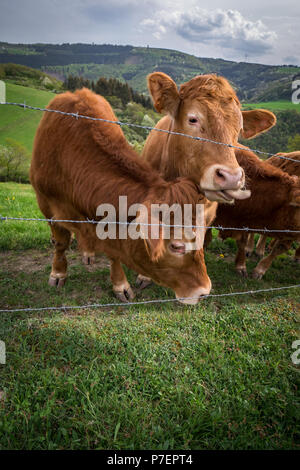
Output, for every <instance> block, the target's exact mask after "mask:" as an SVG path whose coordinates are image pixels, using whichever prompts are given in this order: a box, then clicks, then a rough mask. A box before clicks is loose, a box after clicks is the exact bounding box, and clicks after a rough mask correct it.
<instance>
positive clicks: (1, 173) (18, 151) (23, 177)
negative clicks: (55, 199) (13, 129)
mask: <svg viewBox="0 0 300 470" xmlns="http://www.w3.org/2000/svg"><path fill="white" fill-rule="evenodd" d="M5 143H6V145H1V146H0V181H16V182H17V183H28V182H29V165H30V155H29V154H28V152H27V150H26V148H25V147H23V146H22V145H21V144H19V143H18V142H16V141H14V140H12V139H6V141H5Z"/></svg>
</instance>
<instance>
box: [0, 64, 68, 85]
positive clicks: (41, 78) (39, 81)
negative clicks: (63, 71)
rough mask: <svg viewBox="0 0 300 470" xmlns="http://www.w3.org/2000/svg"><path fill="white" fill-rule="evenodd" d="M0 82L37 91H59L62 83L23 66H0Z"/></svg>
mask: <svg viewBox="0 0 300 470" xmlns="http://www.w3.org/2000/svg"><path fill="white" fill-rule="evenodd" d="M0 80H4V81H5V82H6V83H14V84H15V85H22V86H29V87H31V88H36V89H39V90H47V91H60V90H61V89H62V86H63V83H62V81H60V80H57V79H56V78H55V77H53V76H50V75H48V74H46V73H44V72H41V71H40V70H36V69H33V68H30V67H27V66H25V65H18V64H12V63H7V64H0Z"/></svg>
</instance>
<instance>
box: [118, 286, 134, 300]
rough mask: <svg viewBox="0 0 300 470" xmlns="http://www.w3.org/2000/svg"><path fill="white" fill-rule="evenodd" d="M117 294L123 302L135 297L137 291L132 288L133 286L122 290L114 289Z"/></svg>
mask: <svg viewBox="0 0 300 470" xmlns="http://www.w3.org/2000/svg"><path fill="white" fill-rule="evenodd" d="M114 293H115V296H116V297H117V299H119V300H121V302H125V303H127V302H130V301H131V300H133V299H134V297H135V293H134V292H133V290H132V289H131V287H130V286H129V287H127V289H123V290H122V291H117V290H114Z"/></svg>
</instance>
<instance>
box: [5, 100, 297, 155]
mask: <svg viewBox="0 0 300 470" xmlns="http://www.w3.org/2000/svg"><path fill="white" fill-rule="evenodd" d="M0 105H8V106H18V107H21V108H23V109H26V108H27V109H31V110H35V111H42V112H47V113H57V114H61V115H64V116H71V117H74V118H76V119H78V118H80V119H89V120H91V121H101V122H106V123H109V124H117V125H118V126H129V127H137V128H139V129H145V130H148V131H156V132H162V133H166V134H172V135H177V136H183V137H187V138H189V139H194V140H199V141H203V142H211V143H213V144H216V145H223V146H225V147H230V148H233V149H237V150H246V151H247V152H255V153H258V154H260V155H267V156H268V157H276V158H281V159H283V160H289V161H291V162H296V163H300V161H299V160H295V159H293V158H289V157H284V156H283V155H276V154H273V153H269V152H264V151H262V150H257V149H250V148H248V147H245V148H244V147H240V146H237V145H232V144H226V143H225V142H218V141H216V140H211V139H207V138H205V137H198V136H193V135H189V134H184V133H182V132H175V131H169V130H166V129H158V128H157V127H151V126H143V125H142V124H134V123H132V122H122V121H119V120H117V121H112V120H109V119H104V118H96V117H92V116H85V115H83V114H78V112H77V113H67V112H65V111H60V110H58V109H50V108H40V107H37V106H29V105H27V104H26V103H13V102H7V101H5V102H3V103H1V102H0Z"/></svg>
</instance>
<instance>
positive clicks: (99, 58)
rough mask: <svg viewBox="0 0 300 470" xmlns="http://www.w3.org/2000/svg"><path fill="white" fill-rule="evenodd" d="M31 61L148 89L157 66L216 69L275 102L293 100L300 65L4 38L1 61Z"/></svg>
mask: <svg viewBox="0 0 300 470" xmlns="http://www.w3.org/2000/svg"><path fill="white" fill-rule="evenodd" d="M7 62H14V63H17V64H23V65H28V66H30V67H34V68H37V69H41V70H43V71H45V72H48V73H51V74H52V75H53V76H55V77H57V78H59V79H64V78H65V77H66V76H67V75H69V74H75V75H81V76H82V77H85V78H89V79H90V80H97V79H98V78H99V77H100V76H105V77H106V78H118V79H121V80H124V81H127V82H128V84H129V85H130V86H131V87H132V88H133V89H135V90H136V91H138V92H143V93H147V86H146V75H147V74H148V73H151V72H153V71H155V70H160V71H163V72H165V73H167V74H169V75H170V76H171V77H172V78H173V79H174V80H175V81H176V83H182V82H184V81H186V80H189V79H190V78H192V77H194V76H195V75H198V74H200V73H212V72H216V73H219V74H221V75H224V76H225V77H226V78H228V79H229V80H230V81H231V82H232V84H233V85H234V86H235V87H236V89H237V92H238V95H239V97H240V99H242V100H247V101H273V100H290V99H291V81H292V78H293V76H294V75H295V74H297V73H300V68H299V67H295V66H270V65H262V64H252V63H245V62H239V63H237V62H232V61H226V60H222V59H210V58H199V57H195V56H192V55H189V54H185V53H182V52H179V51H174V50H168V49H155V48H148V47H146V48H143V47H133V46H114V45H109V44H103V45H95V44H62V45H55V44H30V45H24V44H17V45H16V44H8V43H0V63H7Z"/></svg>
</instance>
